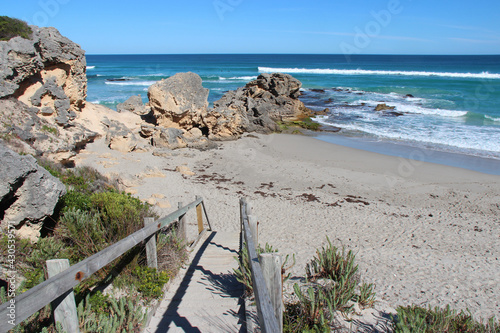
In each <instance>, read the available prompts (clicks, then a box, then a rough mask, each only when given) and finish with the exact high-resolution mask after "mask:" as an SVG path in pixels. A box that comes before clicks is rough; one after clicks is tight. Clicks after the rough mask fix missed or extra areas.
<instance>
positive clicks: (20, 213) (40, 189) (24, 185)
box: [0, 143, 66, 238]
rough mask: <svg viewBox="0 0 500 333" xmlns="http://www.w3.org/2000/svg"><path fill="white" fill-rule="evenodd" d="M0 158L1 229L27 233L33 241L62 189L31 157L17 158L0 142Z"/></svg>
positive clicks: (60, 184)
mask: <svg viewBox="0 0 500 333" xmlns="http://www.w3.org/2000/svg"><path fill="white" fill-rule="evenodd" d="M0 159H1V161H2V167H1V168H0V216H1V220H2V222H1V226H2V228H3V229H5V228H7V227H9V226H13V227H15V228H16V229H18V230H19V229H21V230H23V231H28V234H29V235H30V236H33V237H35V238H36V237H37V236H38V234H39V231H40V229H41V227H42V224H43V222H44V220H45V219H46V218H47V217H49V216H51V215H52V214H53V213H54V209H55V207H56V205H57V202H58V201H59V198H60V197H61V196H62V195H64V194H65V193H66V187H65V186H64V184H62V183H61V182H60V181H59V179H57V178H55V177H53V176H52V175H51V174H50V173H49V172H48V171H47V170H45V169H44V168H42V167H40V166H39V165H38V164H37V162H36V160H35V158H34V157H33V156H31V155H25V156H20V155H19V154H17V153H15V152H14V151H12V150H10V149H9V148H7V147H5V146H4V145H3V144H1V143H0Z"/></svg>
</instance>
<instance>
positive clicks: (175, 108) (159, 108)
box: [148, 72, 208, 130]
mask: <svg viewBox="0 0 500 333" xmlns="http://www.w3.org/2000/svg"><path fill="white" fill-rule="evenodd" d="M201 83H202V80H201V77H200V76H199V75H197V74H195V73H191V72H188V73H177V74H175V75H174V76H172V77H170V78H168V79H164V80H161V81H158V82H156V83H155V84H153V85H151V86H150V87H149V89H148V98H149V105H150V106H151V109H152V111H153V116H154V118H155V120H156V123H157V125H159V126H162V127H167V128H168V127H172V128H178V129H185V130H190V129H191V128H193V127H198V126H200V124H202V114H203V113H205V112H206V110H207V107H208V100H207V99H208V89H205V88H203V86H202V84H201Z"/></svg>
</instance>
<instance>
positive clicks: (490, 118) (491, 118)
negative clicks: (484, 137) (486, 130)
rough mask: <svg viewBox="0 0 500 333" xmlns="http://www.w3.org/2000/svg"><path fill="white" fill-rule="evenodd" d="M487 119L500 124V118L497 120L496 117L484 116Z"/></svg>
mask: <svg viewBox="0 0 500 333" xmlns="http://www.w3.org/2000/svg"><path fill="white" fill-rule="evenodd" d="M484 117H485V118H486V119H489V120H492V121H495V122H500V118H495V117H491V116H486V115H485V116H484Z"/></svg>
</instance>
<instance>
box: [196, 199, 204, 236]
mask: <svg viewBox="0 0 500 333" xmlns="http://www.w3.org/2000/svg"><path fill="white" fill-rule="evenodd" d="M199 198H200V197H199V196H196V199H199ZM201 209H202V207H201V203H200V204H199V205H198V206H196V216H197V217H198V235H199V234H201V232H202V231H203V229H204V228H203V213H202V211H201Z"/></svg>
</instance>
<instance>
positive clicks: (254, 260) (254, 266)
mask: <svg viewBox="0 0 500 333" xmlns="http://www.w3.org/2000/svg"><path fill="white" fill-rule="evenodd" d="M240 214H241V223H242V230H241V231H242V233H243V237H242V238H244V240H245V243H246V248H247V251H248V259H249V261H250V271H251V272H250V273H251V276H252V286H253V291H254V295H255V303H256V305H257V315H258V316H259V323H260V329H261V331H262V332H265V333H276V332H280V331H281V330H280V325H279V322H278V318H276V315H275V313H274V308H273V305H272V303H271V296H270V293H269V291H268V290H267V286H266V282H265V280H264V275H263V273H262V268H261V266H260V263H259V257H258V256H257V251H256V247H255V246H256V244H255V242H254V239H253V238H254V237H253V236H252V232H251V231H250V225H249V224H248V213H247V202H246V200H245V198H241V199H240Z"/></svg>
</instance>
